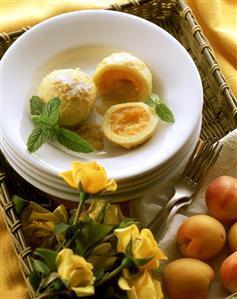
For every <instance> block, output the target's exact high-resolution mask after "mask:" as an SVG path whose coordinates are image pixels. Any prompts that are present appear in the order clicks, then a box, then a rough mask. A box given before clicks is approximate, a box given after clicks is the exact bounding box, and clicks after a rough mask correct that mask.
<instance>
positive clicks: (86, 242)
mask: <svg viewBox="0 0 237 299" xmlns="http://www.w3.org/2000/svg"><path fill="white" fill-rule="evenodd" d="M112 229H113V225H109V224H101V223H94V222H88V223H85V224H84V226H83V227H82V228H81V230H80V233H79V235H78V239H79V240H80V244H81V248H82V247H83V248H84V252H83V255H86V254H88V253H87V250H89V249H90V248H91V247H93V246H94V245H96V244H97V243H98V242H99V241H101V240H102V239H103V238H104V237H105V236H106V235H107V234H109V233H110V232H111V231H112Z"/></svg>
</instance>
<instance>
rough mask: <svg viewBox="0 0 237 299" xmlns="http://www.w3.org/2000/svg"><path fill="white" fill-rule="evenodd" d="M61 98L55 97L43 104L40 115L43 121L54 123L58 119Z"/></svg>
mask: <svg viewBox="0 0 237 299" xmlns="http://www.w3.org/2000/svg"><path fill="white" fill-rule="evenodd" d="M60 105H61V100H60V98H58V97H56V98H53V99H51V100H50V101H48V103H47V104H46V105H45V106H44V108H43V112H42V117H45V121H46V122H47V123H48V124H49V125H55V124H56V123H57V122H58V119H59V112H60Z"/></svg>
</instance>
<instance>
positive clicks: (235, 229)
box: [227, 222, 237, 252]
mask: <svg viewBox="0 0 237 299" xmlns="http://www.w3.org/2000/svg"><path fill="white" fill-rule="evenodd" d="M227 241H228V246H229V248H230V250H231V252H234V251H237V222H235V223H234V224H233V225H232V226H231V228H230V229H229V232H228V234H227Z"/></svg>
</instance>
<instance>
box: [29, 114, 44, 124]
mask: <svg viewBox="0 0 237 299" xmlns="http://www.w3.org/2000/svg"><path fill="white" fill-rule="evenodd" d="M31 120H32V122H33V124H34V125H35V126H36V127H41V126H42V116H40V115H35V114H34V115H32V116H31Z"/></svg>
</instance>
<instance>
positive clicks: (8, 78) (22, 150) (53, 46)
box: [1, 11, 202, 180]
mask: <svg viewBox="0 0 237 299" xmlns="http://www.w3.org/2000/svg"><path fill="white" fill-rule="evenodd" d="M138 32H142V35H141V34H138ZM121 50H123V51H129V52H132V53H133V54H134V55H136V56H138V57H139V58H141V59H142V60H143V61H145V62H146V63H147V65H148V67H149V68H150V70H151V72H152V74H153V83H154V84H153V85H154V88H153V90H154V91H155V92H156V93H158V94H159V95H160V96H161V98H162V99H163V100H164V101H165V102H166V103H167V104H168V106H169V107H170V108H171V110H172V111H173V113H174V115H175V119H176V121H175V123H174V124H173V125H166V124H163V123H161V124H160V126H158V128H157V132H156V133H155V135H154V136H153V137H152V138H151V139H150V140H149V141H148V142H147V143H145V144H144V145H142V146H140V147H139V148H137V149H134V150H130V151H127V150H122V149H118V148H116V147H113V146H109V147H108V148H107V149H106V152H105V153H94V154H89V155H85V154H81V155H77V154H74V153H73V154H72V153H68V152H64V151H61V150H60V149H58V148H56V147H54V146H53V145H51V144H45V145H43V146H42V148H40V149H39V150H38V151H37V152H36V153H35V154H32V155H30V154H29V153H28V152H27V148H26V142H27V138H28V136H29V134H30V132H31V131H32V129H33V125H32V123H31V120H30V117H29V114H28V113H29V112H28V105H29V99H30V97H31V96H32V95H33V94H36V88H37V86H38V84H39V82H40V81H41V79H42V78H43V76H44V75H46V74H47V73H48V72H50V71H51V70H53V69H55V68H67V67H81V69H82V70H84V71H88V72H90V73H93V71H94V69H95V66H96V64H97V63H98V62H99V61H100V60H101V59H102V58H103V57H105V56H106V55H108V54H111V53H112V52H115V51H121ZM1 68H2V76H3V78H4V80H3V83H2V97H3V102H2V111H3V113H2V116H3V119H2V127H1V129H2V131H3V134H4V136H5V137H6V139H7V142H8V143H9V144H10V145H11V146H12V147H13V148H14V149H15V150H16V151H17V153H18V155H19V156H21V157H22V158H23V159H25V160H26V161H27V162H28V164H29V165H32V166H33V167H35V168H38V169H41V170H42V171H44V172H46V173H48V174H49V175H54V176H56V175H57V174H58V173H59V172H61V171H64V170H67V169H69V168H70V162H71V161H74V160H81V161H87V160H91V159H93V160H94V159H96V160H97V162H99V163H100V164H101V165H103V166H104V167H105V168H106V170H107V173H108V176H109V178H115V179H117V180H128V179H131V178H132V177H134V176H139V175H141V174H145V173H146V172H150V171H152V169H154V168H160V169H161V168H162V167H164V165H165V164H166V163H168V162H171V161H172V160H173V159H175V155H176V153H177V152H178V151H179V150H181V149H182V147H183V146H184V144H185V143H186V142H187V140H189V138H191V136H192V134H193V133H194V131H195V128H196V126H197V125H198V122H199V118H200V115H201V111H202V85H201V80H200V77H199V73H198V71H197V69H196V67H195V64H194V63H193V61H192V59H191V57H190V56H189V54H188V53H187V52H186V50H185V49H184V48H183V47H182V46H181V45H180V44H179V43H178V42H177V41H176V40H175V39H174V38H173V37H172V36H171V35H169V34H168V33H167V32H166V31H164V30H163V29H161V28H159V27H158V26H156V25H154V24H152V23H151V22H149V21H146V20H144V19H141V18H139V17H135V16H132V15H129V14H124V13H119V12H112V11H80V12H72V13H67V14H63V15H60V16H57V17H54V18H51V19H48V20H46V21H44V22H42V23H40V24H38V25H36V26H34V27H33V28H32V29H30V30H29V31H27V32H26V33H24V34H23V35H22V36H21V37H20V38H19V39H17V41H16V42H14V44H13V45H12V46H11V47H10V48H9V49H8V51H7V52H6V54H5V55H4V57H3V59H2V61H1Z"/></svg>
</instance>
